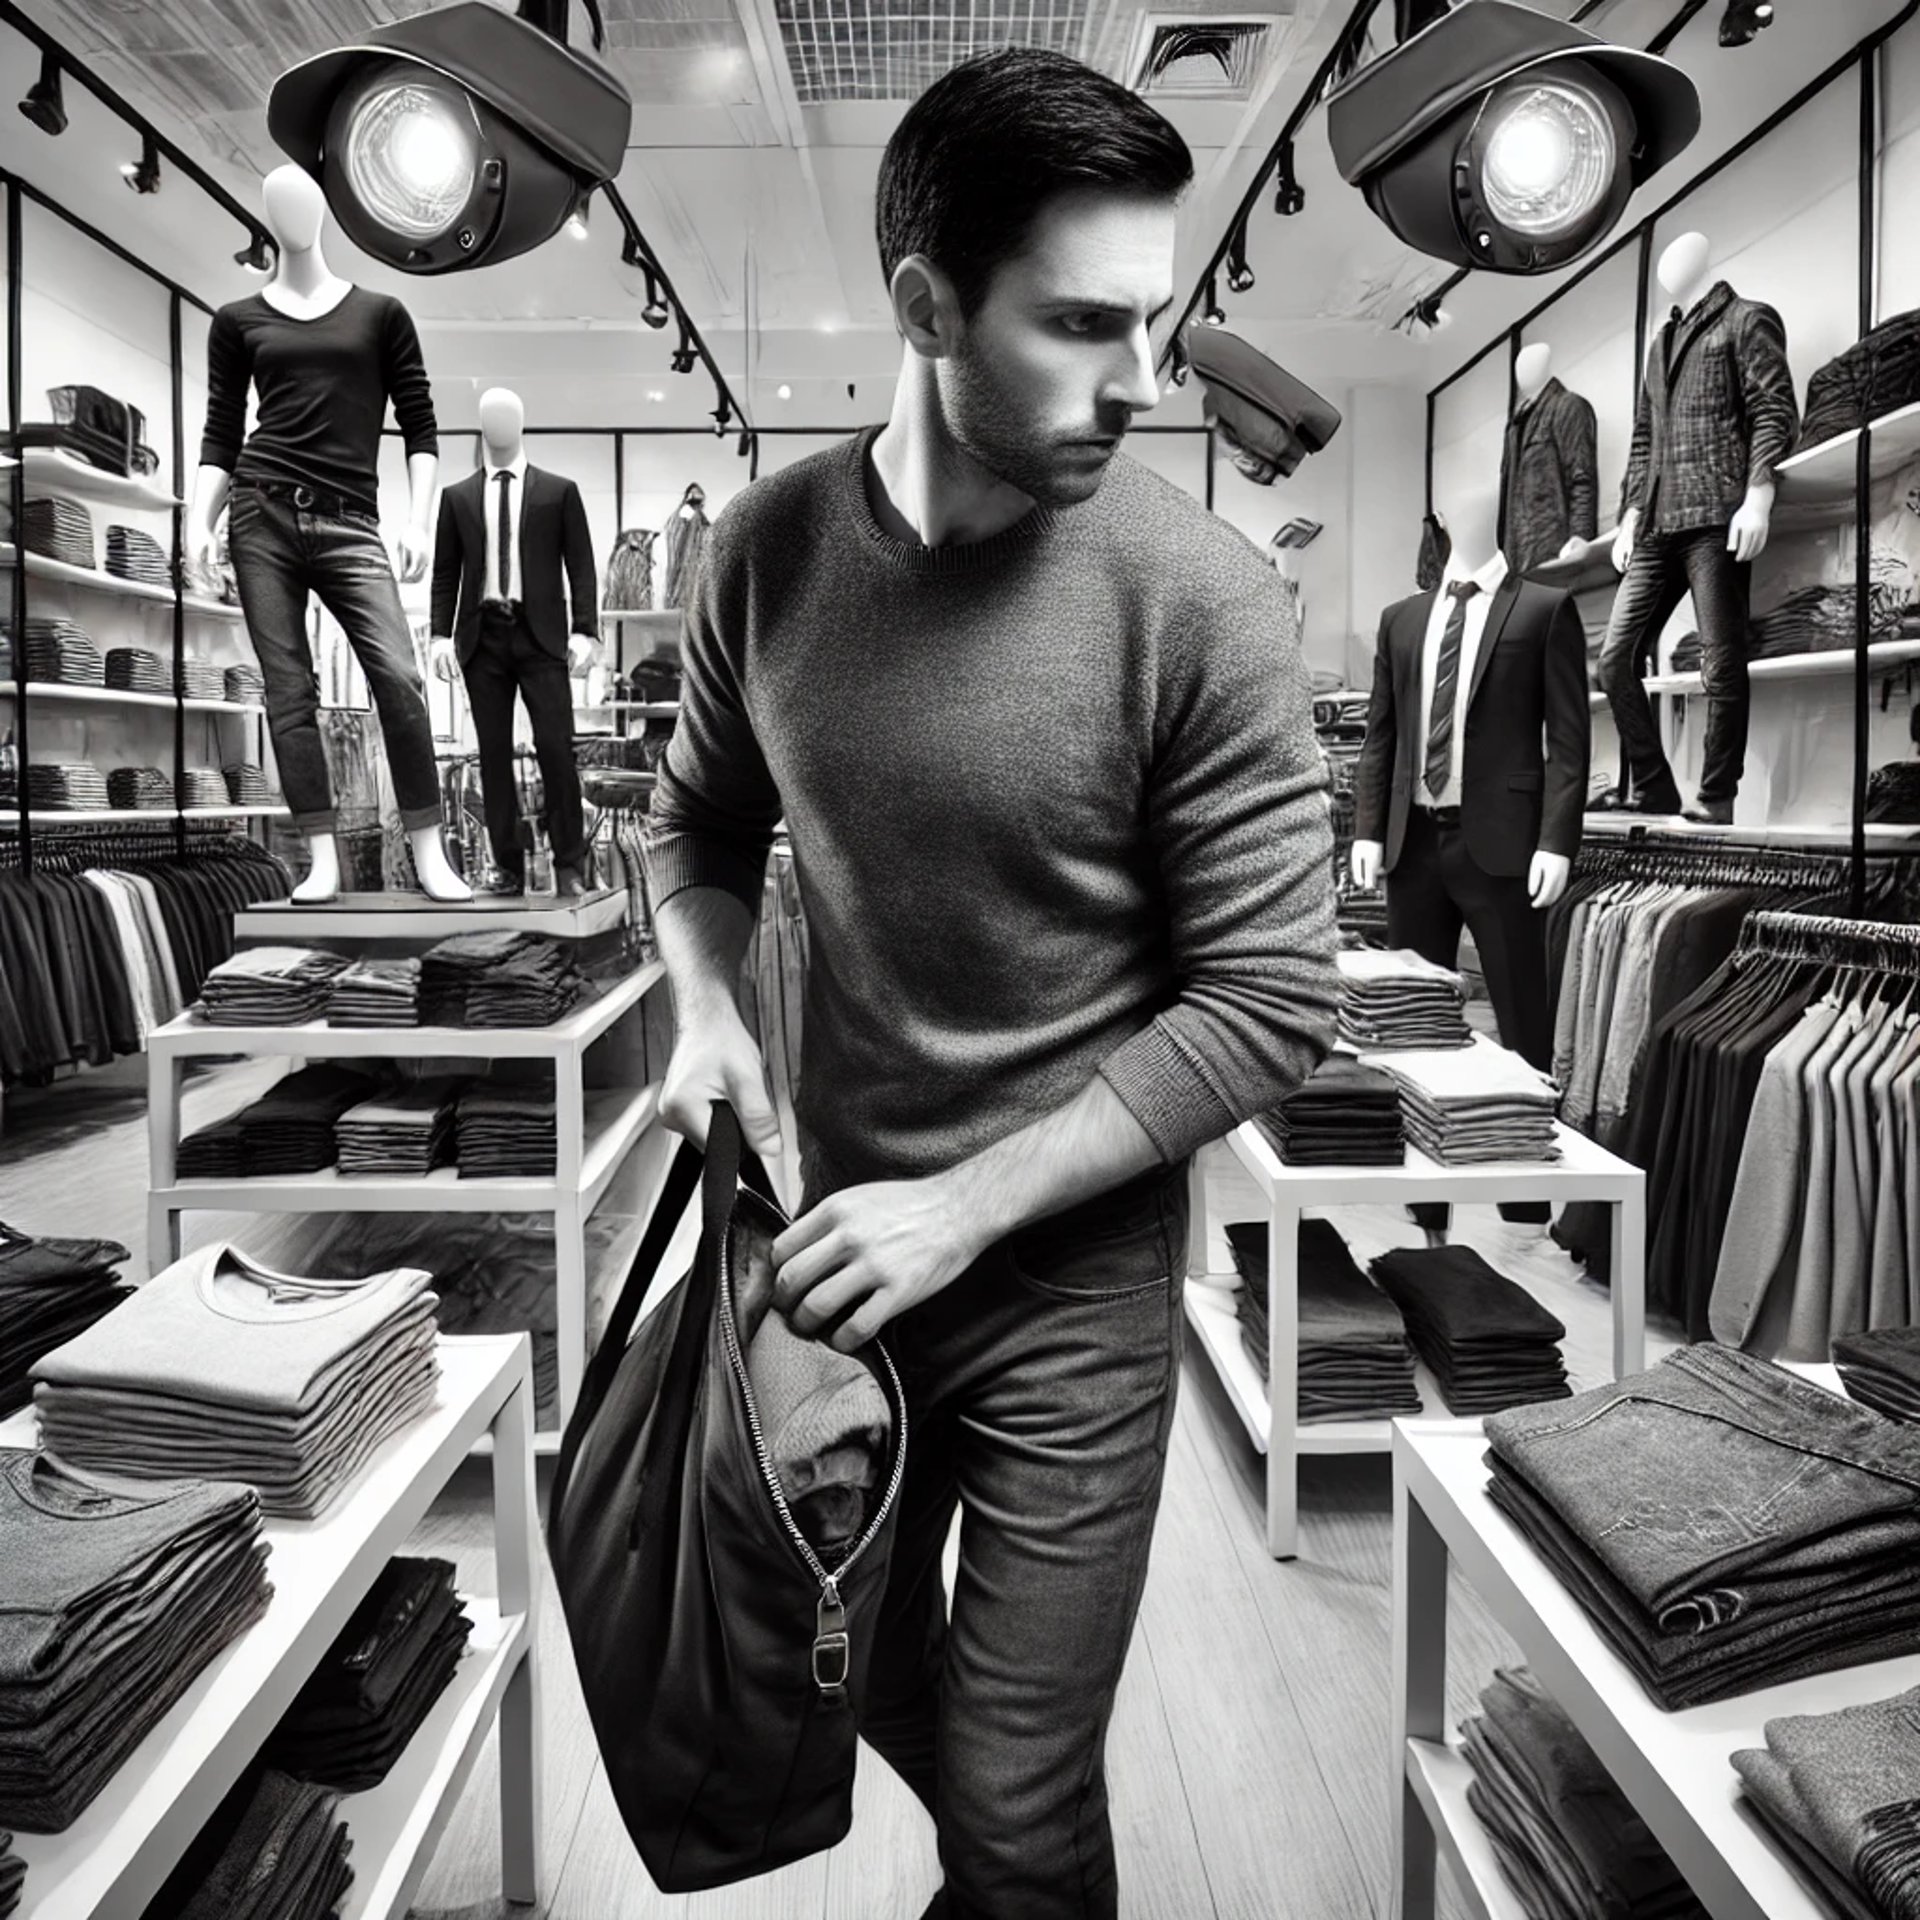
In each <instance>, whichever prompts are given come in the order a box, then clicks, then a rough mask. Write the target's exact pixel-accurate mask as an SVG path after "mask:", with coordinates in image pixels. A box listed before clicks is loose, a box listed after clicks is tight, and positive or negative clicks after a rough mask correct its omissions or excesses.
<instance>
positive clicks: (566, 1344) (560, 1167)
mask: <svg viewBox="0 0 1920 1920" xmlns="http://www.w3.org/2000/svg"><path fill="white" fill-rule="evenodd" d="M553 1077H554V1124H555V1127H556V1129H557V1134H558V1140H557V1152H556V1154H555V1160H554V1165H555V1170H556V1175H557V1178H558V1182H559V1188H560V1197H559V1204H558V1205H557V1206H556V1207H555V1208H554V1215H553V1282H554V1286H555V1287H556V1289H557V1290H558V1291H557V1293H556V1295H555V1302H554V1322H555V1333H556V1337H557V1340H558V1344H559V1361H560V1424H561V1426H562V1427H564V1426H565V1425H566V1423H567V1422H568V1421H569V1420H570V1419H571V1418H572V1417H573V1404H574V1402H575V1401H576V1400H577V1399H578V1398H579V1397H580V1380H581V1376H582V1375H583V1374H584V1373H585V1372H586V1366H587V1220H586V1214H585V1212H584V1211H583V1209H582V1207H581V1204H580V1184H581V1178H582V1167H583V1163H584V1161H585V1158H586V1129H587V1122H586V1096H585V1093H584V1091H583V1088H582V1085H581V1079H582V1059H581V1055H580V1052H579V1050H578V1049H577V1048H576V1049H574V1050H572V1051H570V1052H568V1053H564V1054H562V1055H561V1057H560V1058H559V1059H558V1060H556V1061H555V1062H554V1063H553Z"/></svg>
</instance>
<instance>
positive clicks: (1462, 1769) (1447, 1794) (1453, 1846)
mask: <svg viewBox="0 0 1920 1920" xmlns="http://www.w3.org/2000/svg"><path fill="white" fill-rule="evenodd" d="M1473 1781H1474V1772H1473V1767H1472V1765H1471V1764H1470V1763H1469V1761H1468V1759H1467V1757H1466V1755H1465V1754H1464V1753H1462V1752H1461V1751H1460V1749H1459V1748H1458V1747H1457V1746H1455V1745H1453V1744H1452V1743H1451V1742H1445V1743H1443V1742H1440V1741H1437V1740H1411V1741H1409V1742H1408V1743H1407V1784H1408V1785H1409V1786H1410V1787H1411V1788H1412V1789H1413V1792H1414V1797H1415V1798H1416V1799H1417V1800H1418V1801H1419V1802H1420V1807H1421V1810H1422V1811H1423V1812H1424V1813H1425V1814H1426V1817H1427V1824H1428V1826H1430V1827H1431V1828H1432V1829H1433V1832H1434V1836H1435V1838H1436V1839H1438V1840H1439V1841H1440V1843H1441V1844H1442V1845H1443V1846H1444V1847H1445V1848H1446V1851H1447V1858H1448V1860H1450V1861H1451V1862H1452V1864H1453V1870H1454V1876H1455V1880H1456V1882H1457V1884H1458V1885H1459V1888H1460V1890H1461V1892H1462V1893H1463V1894H1464V1895H1465V1896H1466V1904H1467V1910H1468V1911H1469V1912H1470V1913H1472V1914H1473V1915H1475V1916H1476V1920H1530V1916H1529V1914H1528V1911H1527V1908H1526V1906H1525V1904H1524V1903H1523V1902H1522V1900H1521V1899H1520V1896H1519V1895H1518V1894H1517V1893H1516V1892H1515V1891H1514V1889H1513V1886H1512V1884H1511V1882H1509V1881H1508V1879H1507V1877H1506V1875H1505V1874H1503V1873H1502V1872H1501V1871H1500V1856H1499V1855H1498V1854H1497V1853H1495V1852H1494V1848H1493V1841H1492V1840H1491V1838H1489V1836H1488V1833H1487V1830H1486V1828H1485V1827H1484V1826H1482V1825H1481V1824H1480V1817H1479V1815H1478V1814H1476V1813H1475V1812H1474V1810H1473V1809H1472V1807H1470V1806H1469V1805H1468V1804H1467V1792H1468V1789H1469V1788H1471V1787H1472V1785H1473Z"/></svg>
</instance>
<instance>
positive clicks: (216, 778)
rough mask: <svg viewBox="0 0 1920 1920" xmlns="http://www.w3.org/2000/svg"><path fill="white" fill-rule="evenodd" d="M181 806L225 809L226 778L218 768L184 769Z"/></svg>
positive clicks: (181, 779)
mask: <svg viewBox="0 0 1920 1920" xmlns="http://www.w3.org/2000/svg"><path fill="white" fill-rule="evenodd" d="M180 804H181V805H182V806H183V807H224V806H225V805H226V804H227V782H226V776H225V775H224V774H222V773H221V771H220V769H219V768H218V767H182V768H181V769H180Z"/></svg>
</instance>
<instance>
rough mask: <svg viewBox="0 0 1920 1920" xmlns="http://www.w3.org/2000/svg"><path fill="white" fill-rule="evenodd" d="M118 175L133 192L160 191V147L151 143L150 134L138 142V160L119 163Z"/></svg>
mask: <svg viewBox="0 0 1920 1920" xmlns="http://www.w3.org/2000/svg"><path fill="white" fill-rule="evenodd" d="M120 177H121V178H122V179H123V180H124V181H125V182H126V183H127V185H128V186H130V187H131V188H132V189H133V190H134V192H135V193H158V192H159V191H160V149H159V148H158V147H156V146H155V145H154V144H153V135H152V134H148V135H147V136H146V138H145V139H144V140H143V141H142V142H141V143H140V158H139V159H138V161H133V160H127V161H123V162H122V163H121V167H120Z"/></svg>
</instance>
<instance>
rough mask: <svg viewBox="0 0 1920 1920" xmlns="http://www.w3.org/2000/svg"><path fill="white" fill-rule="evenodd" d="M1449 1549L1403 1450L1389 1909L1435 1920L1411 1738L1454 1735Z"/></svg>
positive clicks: (1431, 1857)
mask: <svg viewBox="0 0 1920 1920" xmlns="http://www.w3.org/2000/svg"><path fill="white" fill-rule="evenodd" d="M1446 1712H1447V1549H1446V1543H1445V1542H1444V1541H1443V1540H1442V1539H1441V1537H1440V1535H1439V1532H1438V1531H1437V1530H1436V1529H1435V1527H1434V1525H1433V1523H1432V1522H1431V1521H1430V1520H1429V1519H1428V1518H1427V1516H1426V1513H1425V1512H1424V1510H1423V1509H1422V1508H1421V1506H1420V1503H1419V1502H1418V1501H1417V1500H1415V1499H1414V1498H1413V1497H1412V1495H1411V1494H1410V1493H1409V1492H1408V1490H1407V1482H1406V1474H1405V1471H1404V1470H1403V1468H1402V1467H1401V1464H1400V1460H1399V1457H1398V1455H1396V1456H1395V1459H1394V1471H1393V1723H1392V1729H1391V1739H1390V1741H1389V1746H1388V1751H1389V1753H1390V1754H1391V1756H1392V1762H1393V1770H1392V1776H1391V1779H1390V1781H1389V1783H1388V1807H1389V1809H1390V1811H1389V1818H1390V1820H1391V1822H1392V1839H1391V1845H1390V1851H1389V1858H1390V1859H1391V1861H1392V1869H1393V1875H1394V1886H1393V1898H1392V1900H1391V1902H1390V1905H1389V1912H1390V1913H1391V1914H1394V1915H1397V1916H1399V1920H1433V1916H1434V1891H1435V1889H1434V1876H1435V1849H1434V1835H1433V1829H1432V1828H1431V1827H1430V1826H1429V1825H1428V1824H1427V1817H1426V1812H1425V1809H1424V1808H1422V1806H1421V1805H1420V1802H1419V1800H1418V1798H1417V1797H1416V1796H1415V1794H1414V1791H1413V1788H1412V1786H1411V1785H1410V1784H1409V1782H1408V1780H1407V1742H1408V1741H1409V1740H1442V1739H1444V1738H1445V1737H1446Z"/></svg>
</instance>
